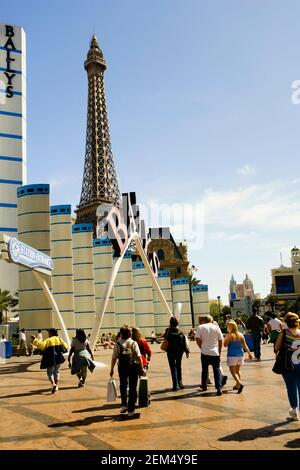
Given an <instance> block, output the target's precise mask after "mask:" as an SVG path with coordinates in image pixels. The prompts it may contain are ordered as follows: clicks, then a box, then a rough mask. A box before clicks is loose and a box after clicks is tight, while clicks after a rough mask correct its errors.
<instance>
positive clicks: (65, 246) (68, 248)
mask: <svg viewBox="0 0 300 470" xmlns="http://www.w3.org/2000/svg"><path fill="white" fill-rule="evenodd" d="M50 219H51V224H50V227H51V258H52V259H53V263H54V270H53V272H52V294H53V295H54V298H55V301H56V303H57V306H58V308H59V311H60V313H61V316H62V318H63V321H64V323H65V326H66V328H67V330H68V334H69V336H70V337H72V336H74V332H75V318H74V279H73V251H72V216H71V206H70V205H61V206H52V207H51V208H50ZM54 323H55V327H56V328H58V327H59V326H58V324H56V322H54Z"/></svg>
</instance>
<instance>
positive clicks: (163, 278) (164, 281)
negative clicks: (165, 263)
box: [153, 269, 173, 333]
mask: <svg viewBox="0 0 300 470" xmlns="http://www.w3.org/2000/svg"><path fill="white" fill-rule="evenodd" d="M170 275H171V271H169V270H168V269H161V270H160V271H159V273H158V284H159V287H160V288H161V290H162V293H163V294H164V296H165V299H166V301H167V302H168V305H169V307H170V309H171V310H173V303H172V285H171V278H170ZM153 304H154V326H155V331H156V333H164V331H165V329H166V328H168V326H169V324H170V315H169V314H168V313H166V310H165V308H164V306H163V304H162V303H161V301H160V299H159V296H158V294H157V292H156V291H155V290H154V289H153Z"/></svg>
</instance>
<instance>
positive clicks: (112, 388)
mask: <svg viewBox="0 0 300 470" xmlns="http://www.w3.org/2000/svg"><path fill="white" fill-rule="evenodd" d="M106 399H107V401H116V399H117V386H116V382H115V380H114V379H110V380H109V381H108V382H107V396H106Z"/></svg>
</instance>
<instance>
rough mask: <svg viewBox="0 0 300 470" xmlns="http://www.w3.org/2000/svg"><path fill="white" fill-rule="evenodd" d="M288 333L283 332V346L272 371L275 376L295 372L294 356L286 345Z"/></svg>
mask: <svg viewBox="0 0 300 470" xmlns="http://www.w3.org/2000/svg"><path fill="white" fill-rule="evenodd" d="M285 336H286V331H285V330H283V337H282V345H281V348H280V350H279V351H278V353H277V356H276V359H275V363H274V366H273V368H272V371H273V372H274V373H275V374H284V373H285V372H291V371H292V370H294V364H293V362H292V356H291V354H290V352H289V350H288V348H287V347H286V345H285V344H284V342H285Z"/></svg>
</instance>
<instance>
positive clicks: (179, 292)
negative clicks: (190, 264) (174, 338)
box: [172, 277, 192, 333]
mask: <svg viewBox="0 0 300 470" xmlns="http://www.w3.org/2000/svg"><path fill="white" fill-rule="evenodd" d="M172 292H173V310H174V305H175V304H176V303H182V309H181V314H180V321H179V326H180V328H181V329H182V330H183V331H184V332H185V333H188V332H189V331H190V329H191V328H192V316H191V301H190V289H189V280H188V278H186V277H182V278H177V279H173V281H172Z"/></svg>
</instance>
